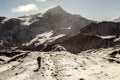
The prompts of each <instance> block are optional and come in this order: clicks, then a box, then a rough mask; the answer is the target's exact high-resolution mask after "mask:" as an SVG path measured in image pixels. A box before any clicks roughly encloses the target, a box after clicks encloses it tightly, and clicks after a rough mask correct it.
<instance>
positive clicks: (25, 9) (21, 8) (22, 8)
mask: <svg viewBox="0 0 120 80" xmlns="http://www.w3.org/2000/svg"><path fill="white" fill-rule="evenodd" d="M36 10H38V7H37V6H36V5H35V4H27V5H22V6H18V7H16V8H13V9H12V12H13V13H20V12H29V11H36Z"/></svg>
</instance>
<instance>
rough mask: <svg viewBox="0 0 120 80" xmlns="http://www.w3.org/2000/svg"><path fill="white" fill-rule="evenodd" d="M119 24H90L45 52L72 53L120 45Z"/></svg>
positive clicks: (49, 47)
mask: <svg viewBox="0 0 120 80" xmlns="http://www.w3.org/2000/svg"><path fill="white" fill-rule="evenodd" d="M119 36H120V23H114V22H100V23H91V24H90V25H88V26H86V27H84V28H82V29H81V33H79V34H78V35H76V36H74V37H71V38H69V39H67V40H65V41H63V42H61V43H57V44H53V45H49V46H48V47H46V49H45V51H49V50H67V51H70V52H72V53H79V52H81V51H85V50H90V49H99V48H108V47H113V46H118V45H120V37H119Z"/></svg>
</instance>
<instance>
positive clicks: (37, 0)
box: [36, 0, 46, 2]
mask: <svg viewBox="0 0 120 80" xmlns="http://www.w3.org/2000/svg"><path fill="white" fill-rule="evenodd" d="M36 2H46V0H36Z"/></svg>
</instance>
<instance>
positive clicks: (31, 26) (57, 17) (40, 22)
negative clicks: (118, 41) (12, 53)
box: [0, 6, 92, 50]
mask: <svg viewBox="0 0 120 80" xmlns="http://www.w3.org/2000/svg"><path fill="white" fill-rule="evenodd" d="M91 22H92V21H90V20H88V19H86V18H84V17H81V16H79V15H73V14H70V13H68V12H66V11H65V10H63V9H62V8H61V7H60V6H56V7H53V8H50V9H48V10H47V11H45V12H44V13H39V14H35V15H30V16H22V17H18V18H11V19H5V20H2V22H1V23H0V28H1V29H0V33H2V34H1V35H0V38H1V39H0V40H1V41H0V43H1V47H3V46H5V45H6V46H7V47H8V48H9V47H11V46H12V47H15V46H24V47H22V48H25V49H35V48H36V47H37V46H38V48H37V49H38V50H41V48H40V47H39V46H44V44H48V43H51V42H54V40H56V39H58V38H60V37H63V36H65V37H64V39H66V38H68V37H71V36H74V35H77V34H78V33H80V29H81V28H83V27H85V26H86V25H88V24H90V23H91ZM46 34H48V35H46ZM18 35H19V36H18ZM58 41H61V40H58ZM7 47H6V48H7ZM42 48H43V47H42ZM35 50H36V49H35Z"/></svg>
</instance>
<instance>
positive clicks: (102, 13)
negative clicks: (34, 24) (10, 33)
mask: <svg viewBox="0 0 120 80" xmlns="http://www.w3.org/2000/svg"><path fill="white" fill-rule="evenodd" d="M56 5H59V6H61V7H62V8H63V9H64V10H66V11H67V12H69V13H72V14H80V15H81V16H83V17H86V18H88V19H91V20H98V21H104V20H107V21H109V20H113V19H115V18H118V17H120V0H0V16H6V17H9V18H11V17H19V16H23V15H30V14H36V13H40V12H42V11H43V10H45V9H48V8H49V7H53V6H56Z"/></svg>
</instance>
